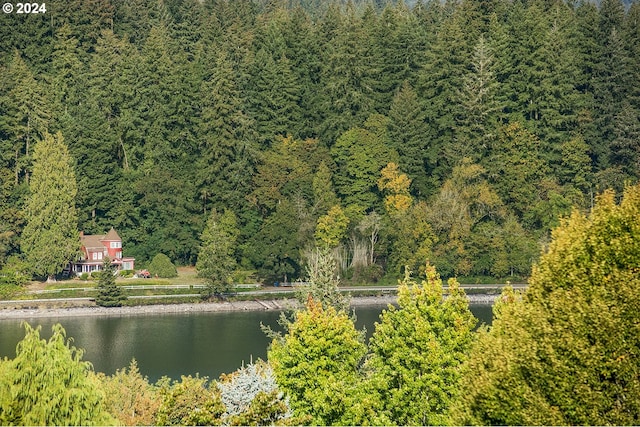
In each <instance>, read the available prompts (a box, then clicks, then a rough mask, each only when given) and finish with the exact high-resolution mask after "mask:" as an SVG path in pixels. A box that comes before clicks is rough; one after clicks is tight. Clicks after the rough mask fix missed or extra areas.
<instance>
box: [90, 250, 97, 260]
mask: <svg viewBox="0 0 640 427" xmlns="http://www.w3.org/2000/svg"><path fill="white" fill-rule="evenodd" d="M91 259H92V260H94V261H95V260H97V259H98V253H97V252H92V253H91Z"/></svg>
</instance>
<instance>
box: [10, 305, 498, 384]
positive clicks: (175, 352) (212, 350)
mask: <svg viewBox="0 0 640 427" xmlns="http://www.w3.org/2000/svg"><path fill="white" fill-rule="evenodd" d="M384 308H385V306H370V307H358V308H357V310H356V314H357V322H356V326H357V327H358V329H362V328H363V327H365V328H366V330H367V335H370V334H371V332H373V325H374V323H375V322H376V321H377V320H378V316H379V315H380V312H381V311H382V310H383V309H384ZM471 310H472V311H473V313H474V314H475V316H476V317H478V318H479V319H480V321H481V322H484V323H491V306H489V305H479V304H478V305H476V304H474V305H472V306H471ZM279 316H280V313H279V312H276V311H250V312H224V313H180V314H161V315H160V314H157V315H155V314H140V315H131V316H118V317H115V316H114V317H101V316H96V317H93V316H90V317H62V318H55V317H51V318H38V319H25V320H27V321H28V322H29V323H30V324H31V326H34V327H35V326H36V325H42V332H41V336H42V337H45V338H49V337H50V336H51V327H52V326H53V325H54V324H56V323H61V324H62V326H63V327H64V328H65V330H66V331H67V337H73V345H74V346H76V347H78V348H82V349H84V350H85V353H84V357H83V360H88V361H90V362H92V363H93V366H94V369H95V370H96V371H98V372H104V373H106V374H113V373H114V372H115V371H116V370H117V369H122V368H124V367H127V366H128V365H129V363H130V362H131V359H133V358H135V359H136V360H137V361H138V367H139V368H140V371H141V373H142V374H143V375H146V376H148V377H149V380H150V381H152V382H155V381H157V380H158V379H159V378H160V377H162V376H164V375H166V376H168V377H170V378H174V379H178V378H180V376H181V375H195V374H196V373H198V374H200V375H201V376H208V377H209V378H218V377H219V376H220V374H223V373H230V372H233V371H235V370H236V369H238V368H239V367H240V366H241V365H242V363H243V361H244V362H249V361H250V360H252V359H253V360H256V359H257V358H261V359H266V355H267V346H268V345H269V341H270V340H269V338H267V336H265V334H264V333H263V332H262V330H261V328H260V323H261V322H262V323H263V324H265V325H269V326H271V327H272V328H273V329H278V328H279V325H278V322H277V321H278V318H279ZM20 323H21V320H14V319H7V320H0V356H2V357H5V356H6V357H10V358H13V357H15V348H16V344H17V343H18V341H20V340H21V339H22V338H24V329H23V328H21V327H20Z"/></svg>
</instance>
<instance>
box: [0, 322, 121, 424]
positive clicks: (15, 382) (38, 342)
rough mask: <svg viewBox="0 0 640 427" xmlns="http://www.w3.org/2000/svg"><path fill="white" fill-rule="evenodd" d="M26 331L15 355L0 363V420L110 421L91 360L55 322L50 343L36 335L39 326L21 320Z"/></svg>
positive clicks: (40, 421)
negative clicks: (87, 360) (83, 357)
mask: <svg viewBox="0 0 640 427" xmlns="http://www.w3.org/2000/svg"><path fill="white" fill-rule="evenodd" d="M25 331H26V334H25V338H24V339H23V340H22V341H20V343H19V344H18V347H17V351H16V358H15V359H13V360H5V361H2V362H1V363H0V376H1V377H0V384H2V386H0V424H2V425H7V424H11V425H105V424H112V423H113V422H114V420H113V418H112V417H111V416H110V415H109V414H108V413H107V412H106V410H105V408H104V406H103V403H102V402H103V399H104V395H103V393H102V391H101V389H100V385H99V382H98V380H97V379H96V377H95V376H94V374H93V372H92V366H91V364H90V363H89V362H83V361H82V350H79V349H76V348H75V347H72V346H70V345H69V342H68V341H67V339H66V334H65V331H64V329H63V328H62V326H61V325H60V324H56V325H54V326H53V335H52V336H51V338H50V339H49V341H46V340H44V339H40V327H37V328H36V329H33V328H32V327H31V326H29V325H28V324H26V323H25Z"/></svg>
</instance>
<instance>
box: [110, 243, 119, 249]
mask: <svg viewBox="0 0 640 427" xmlns="http://www.w3.org/2000/svg"><path fill="white" fill-rule="evenodd" d="M109 246H110V247H111V248H113V249H116V248H121V247H122V242H110V244H109Z"/></svg>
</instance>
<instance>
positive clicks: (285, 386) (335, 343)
mask: <svg viewBox="0 0 640 427" xmlns="http://www.w3.org/2000/svg"><path fill="white" fill-rule="evenodd" d="M365 353H366V346H365V344H364V342H363V337H362V334H361V333H360V332H358V331H357V330H356V329H355V326H354V324H353V321H352V320H351V319H350V318H349V316H348V314H347V313H345V312H342V311H340V312H337V311H336V310H335V309H334V308H333V307H327V308H323V307H322V304H320V303H319V302H316V301H314V300H313V299H311V298H310V299H309V301H308V303H307V307H306V310H303V311H299V312H298V313H296V319H295V321H294V322H293V323H292V324H291V325H290V326H289V331H288V333H287V334H286V335H285V336H284V337H283V338H282V339H276V340H274V341H273V342H272V344H271V347H270V348H269V353H268V356H269V363H270V364H271V366H272V368H273V371H274V373H275V375H276V379H277V381H278V385H279V386H280V388H281V389H282V390H283V391H284V392H285V393H287V394H288V395H289V396H290V398H291V408H292V409H293V411H294V415H296V416H305V415H310V416H311V422H312V423H313V424H316V425H332V424H338V425H340V424H349V423H348V422H345V419H344V416H345V413H346V412H347V411H348V409H349V407H350V403H349V402H350V396H353V394H354V390H355V389H356V388H358V387H359V385H360V384H359V378H358V367H359V365H360V362H361V360H362V358H363V357H364V355H365Z"/></svg>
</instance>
